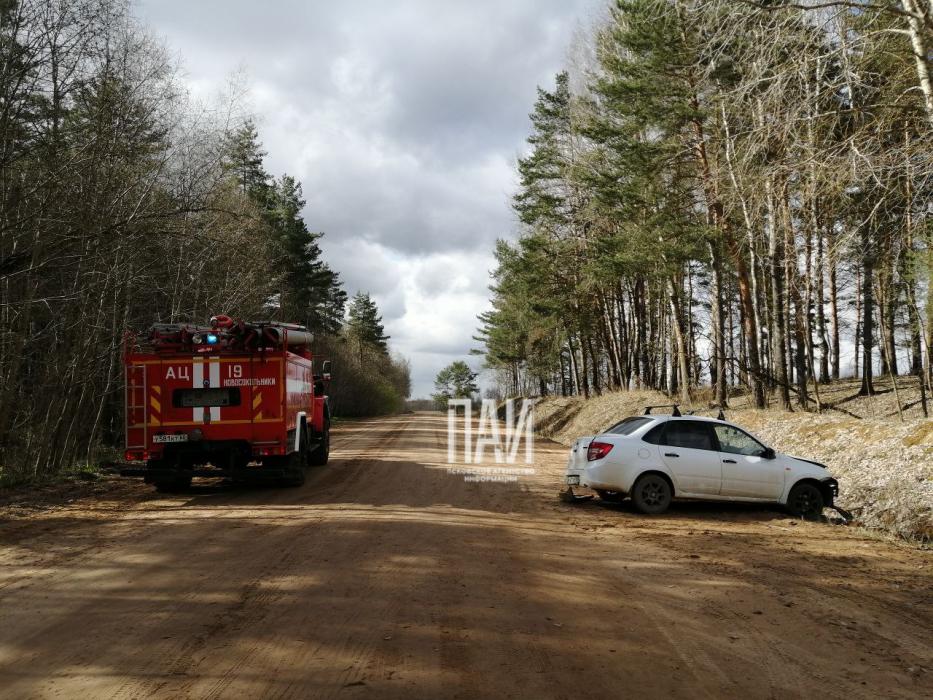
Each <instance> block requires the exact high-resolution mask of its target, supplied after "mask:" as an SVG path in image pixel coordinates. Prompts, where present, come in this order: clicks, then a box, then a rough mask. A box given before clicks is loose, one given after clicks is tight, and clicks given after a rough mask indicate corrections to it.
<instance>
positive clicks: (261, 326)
mask: <svg viewBox="0 0 933 700" xmlns="http://www.w3.org/2000/svg"><path fill="white" fill-rule="evenodd" d="M311 341H312V334H311V333H309V332H308V330H307V329H306V328H304V327H302V326H297V325H289V324H281V323H273V322H245V321H234V320H233V319H231V318H229V317H227V316H215V317H214V318H212V319H211V324H210V326H204V327H201V326H193V325H190V324H157V325H154V326H152V327H151V328H150V329H149V332H148V334H147V335H146V337H145V338H140V337H139V336H136V335H133V334H128V335H127V336H126V338H125V342H124V364H125V371H126V394H125V397H126V405H125V417H126V453H125V457H126V459H127V460H128V461H133V462H145V467H132V468H127V469H124V470H123V471H122V473H123V474H124V475H125V476H136V477H138V476H142V477H144V478H145V480H146V482H147V483H151V484H154V485H155V487H156V488H157V489H158V490H160V491H179V490H184V489H187V488H188V487H189V486H190V485H191V480H192V477H195V476H210V477H228V478H231V479H233V480H234V481H240V482H247V481H259V482H265V483H277V484H280V485H287V486H299V485H301V484H303V483H304V481H305V471H306V468H307V467H309V466H312V465H324V464H327V460H328V455H329V452H330V409H329V406H328V400H327V395H326V387H327V385H328V383H329V381H330V366H329V365H330V363H329V362H323V363H322V364H321V367H320V372H319V373H316V372H315V361H314V357H313V355H312V354H311V347H310V346H311Z"/></svg>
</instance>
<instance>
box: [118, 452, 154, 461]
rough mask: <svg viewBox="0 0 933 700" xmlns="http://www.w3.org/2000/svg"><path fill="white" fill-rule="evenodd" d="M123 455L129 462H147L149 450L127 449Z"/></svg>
mask: <svg viewBox="0 0 933 700" xmlns="http://www.w3.org/2000/svg"><path fill="white" fill-rule="evenodd" d="M123 457H124V458H125V459H126V461H127V462H145V461H146V460H147V459H149V450H127V451H126V452H124V453H123Z"/></svg>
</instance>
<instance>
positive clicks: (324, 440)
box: [308, 421, 330, 467]
mask: <svg viewBox="0 0 933 700" xmlns="http://www.w3.org/2000/svg"><path fill="white" fill-rule="evenodd" d="M329 456H330V421H325V423H324V434H323V435H322V436H321V438H320V440H318V443H317V447H316V448H315V449H314V451H313V452H311V455H310V457H309V460H308V461H309V462H310V463H311V466H312V467H323V466H324V465H325V464H327V458H328V457H329Z"/></svg>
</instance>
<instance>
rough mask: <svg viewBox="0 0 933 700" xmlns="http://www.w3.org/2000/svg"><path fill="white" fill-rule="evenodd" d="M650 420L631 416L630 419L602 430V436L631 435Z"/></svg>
mask: <svg viewBox="0 0 933 700" xmlns="http://www.w3.org/2000/svg"><path fill="white" fill-rule="evenodd" d="M650 422H651V419H650V418H645V417H643V416H633V417H631V418H626V419H625V420H623V421H619V422H618V423H616V424H615V425H614V426H612V427H611V428H609V429H608V430H604V431H603V434H604V435H631V434H632V433H634V432H635V431H636V430H638V429H639V428H640V427H642V426H643V425H645V424H646V423H650Z"/></svg>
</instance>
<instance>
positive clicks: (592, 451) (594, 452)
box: [586, 442, 612, 462]
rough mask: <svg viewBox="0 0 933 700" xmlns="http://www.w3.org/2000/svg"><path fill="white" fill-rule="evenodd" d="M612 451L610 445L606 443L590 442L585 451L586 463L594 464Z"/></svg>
mask: <svg viewBox="0 0 933 700" xmlns="http://www.w3.org/2000/svg"><path fill="white" fill-rule="evenodd" d="M611 451H612V445H611V444H609V443H608V442H591V443H590V446H589V447H588V448H587V450H586V461H587V462H594V461H596V460H597V459H602V458H603V457H605V456H606V455H607V454H609V453H610V452H611Z"/></svg>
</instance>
